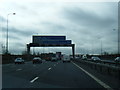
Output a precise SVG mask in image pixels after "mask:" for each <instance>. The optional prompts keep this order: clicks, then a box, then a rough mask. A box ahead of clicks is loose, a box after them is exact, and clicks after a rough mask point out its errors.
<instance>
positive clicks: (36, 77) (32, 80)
mask: <svg viewBox="0 0 120 90" xmlns="http://www.w3.org/2000/svg"><path fill="white" fill-rule="evenodd" d="M38 78H39V77H36V78H34V79H33V80H31V81H30V83H33V82H34V81H35V80H37V79H38Z"/></svg>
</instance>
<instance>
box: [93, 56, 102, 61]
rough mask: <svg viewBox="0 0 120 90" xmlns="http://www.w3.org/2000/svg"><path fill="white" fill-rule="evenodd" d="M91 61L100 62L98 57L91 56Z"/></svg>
mask: <svg viewBox="0 0 120 90" xmlns="http://www.w3.org/2000/svg"><path fill="white" fill-rule="evenodd" d="M91 59H92V60H93V61H95V62H97V61H100V60H101V59H100V58H99V57H95V56H93V57H92V58H91Z"/></svg>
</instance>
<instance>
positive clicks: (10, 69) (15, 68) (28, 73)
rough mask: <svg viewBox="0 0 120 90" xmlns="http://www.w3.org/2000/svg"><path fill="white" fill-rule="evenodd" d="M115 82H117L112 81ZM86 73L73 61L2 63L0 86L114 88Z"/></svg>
mask: <svg viewBox="0 0 120 90" xmlns="http://www.w3.org/2000/svg"><path fill="white" fill-rule="evenodd" d="M108 82H109V81H108ZM113 83H117V82H113ZM117 86H118V85H116V86H115V87H114V86H112V85H111V86H109V85H108V84H106V83H104V81H101V80H100V79H99V78H97V77H95V76H94V75H93V74H91V73H88V72H87V71H86V70H85V69H83V68H82V66H80V65H77V64H75V63H74V62H70V63H63V62H62V61H57V62H51V61H45V60H44V61H43V63H41V64H32V61H29V62H25V64H14V63H12V64H5V65H2V88H101V89H104V88H111V90H112V88H116V87H117Z"/></svg>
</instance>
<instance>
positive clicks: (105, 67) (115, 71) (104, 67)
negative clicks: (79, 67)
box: [73, 60, 120, 80]
mask: <svg viewBox="0 0 120 90" xmlns="http://www.w3.org/2000/svg"><path fill="white" fill-rule="evenodd" d="M73 61H74V62H79V63H81V64H85V65H87V66H89V67H90V68H92V69H94V70H97V71H98V72H101V73H102V74H108V75H110V76H114V77H116V78H119V80H120V67H116V66H112V65H109V64H102V63H95V62H90V61H85V60H73Z"/></svg>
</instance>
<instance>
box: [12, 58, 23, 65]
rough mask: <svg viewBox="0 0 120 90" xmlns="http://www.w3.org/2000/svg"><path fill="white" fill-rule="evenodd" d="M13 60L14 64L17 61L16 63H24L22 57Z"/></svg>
mask: <svg viewBox="0 0 120 90" xmlns="http://www.w3.org/2000/svg"><path fill="white" fill-rule="evenodd" d="M14 62H15V64H17V63H18V64H24V63H25V62H24V60H23V59H22V58H16V59H15V61H14Z"/></svg>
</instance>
